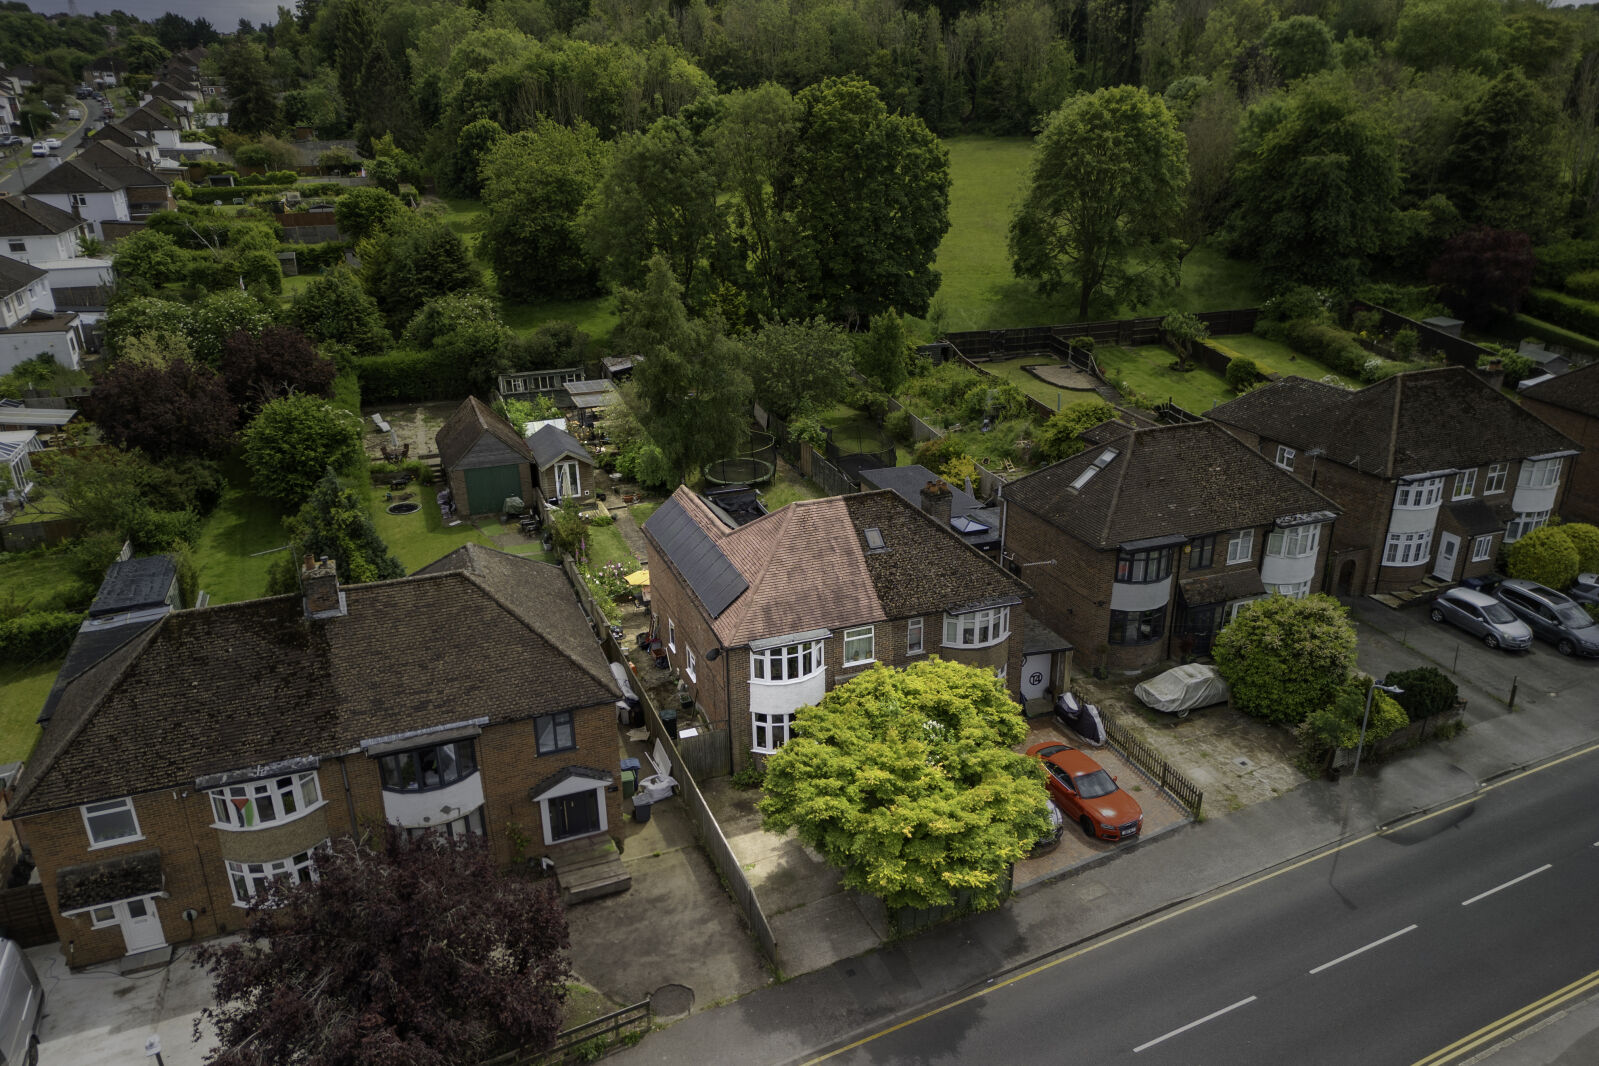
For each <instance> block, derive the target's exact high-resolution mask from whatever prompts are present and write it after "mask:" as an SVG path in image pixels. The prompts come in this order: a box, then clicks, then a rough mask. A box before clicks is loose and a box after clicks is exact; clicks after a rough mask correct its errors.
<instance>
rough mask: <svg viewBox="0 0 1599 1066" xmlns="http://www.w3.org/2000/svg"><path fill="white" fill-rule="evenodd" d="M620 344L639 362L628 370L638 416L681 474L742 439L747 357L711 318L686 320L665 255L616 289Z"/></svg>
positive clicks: (729, 449) (748, 388) (746, 403)
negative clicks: (637, 287) (631, 285)
mask: <svg viewBox="0 0 1599 1066" xmlns="http://www.w3.org/2000/svg"><path fill="white" fill-rule="evenodd" d="M617 307H618V313H619V317H620V322H619V325H618V327H617V328H618V335H619V337H620V338H621V341H622V345H621V347H622V348H623V350H630V351H634V352H638V353H640V354H642V355H643V356H644V361H643V362H642V363H641V364H639V367H638V369H637V370H635V371H634V372H633V377H634V380H635V382H636V383H637V386H636V387H637V393H636V395H637V397H638V411H639V420H640V421H641V422H642V423H643V424H644V426H645V428H646V429H647V430H648V431H649V434H650V437H651V438H652V439H653V440H654V441H655V443H656V444H657V445H658V446H659V447H660V449H661V452H662V453H663V454H664V455H665V456H666V458H667V461H668V462H669V463H670V469H672V470H675V471H677V472H678V474H679V475H682V474H686V473H688V472H689V471H691V470H696V471H697V470H698V469H699V468H700V467H701V466H703V465H704V464H706V463H708V462H711V461H712V460H714V459H717V458H720V457H723V456H726V455H729V454H731V453H732V452H733V451H734V450H735V449H736V448H737V447H738V446H739V445H740V443H741V442H742V440H743V436H744V426H745V423H746V419H745V417H744V413H745V412H747V411H748V410H749V405H750V397H751V395H752V391H753V390H752V388H751V385H750V379H749V374H748V373H747V371H746V370H745V363H746V356H745V353H744V349H743V348H742V347H741V346H740V345H739V344H738V342H736V341H734V340H732V339H731V338H729V337H727V336H726V335H725V334H724V333H723V332H722V327H721V323H720V322H719V321H717V320H716V319H714V318H713V319H699V320H694V321H690V320H689V317H688V314H687V313H686V312H685V311H684V309H683V287H682V286H681V285H679V284H678V283H677V279H676V278H674V277H673V276H672V268H671V267H669V266H667V265H666V260H664V259H662V258H661V257H660V256H656V257H655V258H654V259H652V260H650V272H649V276H648V277H647V278H646V279H645V287H644V289H643V290H642V291H632V290H623V291H622V292H621V293H619V294H618V295H617Z"/></svg>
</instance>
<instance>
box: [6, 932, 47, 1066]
mask: <svg viewBox="0 0 1599 1066" xmlns="http://www.w3.org/2000/svg"><path fill="white" fill-rule="evenodd" d="M43 1004H44V986H43V985H42V984H40V983H39V975H38V974H37V973H35V972H34V969H33V963H31V962H29V961H28V956H27V955H26V954H25V953H24V952H23V950H22V947H21V946H20V945H19V944H17V942H16V941H15V940H0V1063H5V1064H6V1066H37V1064H38V1062H39V1015H40V1007H42V1006H43Z"/></svg>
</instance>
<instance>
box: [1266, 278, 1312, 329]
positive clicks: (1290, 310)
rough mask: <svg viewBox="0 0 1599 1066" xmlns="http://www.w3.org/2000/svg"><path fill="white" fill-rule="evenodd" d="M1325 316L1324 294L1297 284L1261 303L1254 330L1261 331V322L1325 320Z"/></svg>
mask: <svg viewBox="0 0 1599 1066" xmlns="http://www.w3.org/2000/svg"><path fill="white" fill-rule="evenodd" d="M1327 317H1328V315H1327V298H1326V296H1325V295H1324V294H1323V293H1320V292H1318V291H1317V290H1315V289H1313V288H1311V287H1310V286H1308V285H1298V286H1295V287H1294V288H1292V289H1287V290H1285V291H1283V292H1280V293H1278V294H1277V295H1276V296H1273V297H1272V298H1271V299H1269V300H1267V301H1266V302H1265V303H1264V304H1262V305H1261V308H1260V318H1259V319H1258V320H1257V321H1256V323H1255V332H1256V333H1260V332H1261V329H1260V324H1261V323H1262V322H1265V323H1275V322H1295V321H1306V322H1325V321H1326V320H1327Z"/></svg>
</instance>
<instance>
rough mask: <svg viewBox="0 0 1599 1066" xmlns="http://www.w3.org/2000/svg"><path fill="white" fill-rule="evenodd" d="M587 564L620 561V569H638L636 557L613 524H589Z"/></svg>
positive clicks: (593, 564)
mask: <svg viewBox="0 0 1599 1066" xmlns="http://www.w3.org/2000/svg"><path fill="white" fill-rule="evenodd" d="M588 550H589V565H590V566H592V567H600V566H609V565H610V564H612V563H621V564H622V569H623V570H624V571H627V572H629V573H631V572H632V571H634V570H637V569H638V566H639V561H638V557H637V556H636V555H634V554H633V552H632V550H631V549H630V548H628V546H627V541H625V540H623V539H622V531H621V530H619V529H617V528H616V526H615V525H609V526H590V527H589V531H588Z"/></svg>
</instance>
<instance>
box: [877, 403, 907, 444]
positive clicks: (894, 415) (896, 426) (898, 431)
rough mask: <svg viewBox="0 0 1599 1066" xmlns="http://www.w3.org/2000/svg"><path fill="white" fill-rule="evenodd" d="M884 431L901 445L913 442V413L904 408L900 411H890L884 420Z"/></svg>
mask: <svg viewBox="0 0 1599 1066" xmlns="http://www.w3.org/2000/svg"><path fill="white" fill-rule="evenodd" d="M883 431H884V432H885V433H887V434H888V435H889V437H891V438H892V439H894V440H896V441H898V442H899V443H901V444H909V443H910V442H911V437H912V435H913V434H912V432H911V413H910V412H909V411H907V410H905V409H904V408H903V407H902V408H900V409H899V410H898V411H890V412H889V413H888V414H887V415H885V416H884V418H883Z"/></svg>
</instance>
